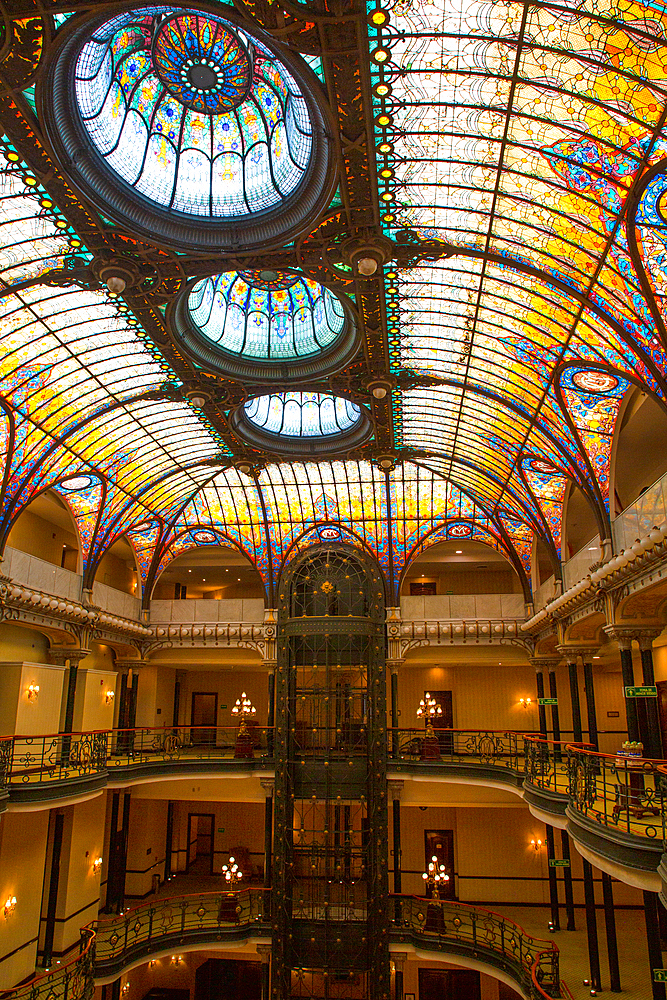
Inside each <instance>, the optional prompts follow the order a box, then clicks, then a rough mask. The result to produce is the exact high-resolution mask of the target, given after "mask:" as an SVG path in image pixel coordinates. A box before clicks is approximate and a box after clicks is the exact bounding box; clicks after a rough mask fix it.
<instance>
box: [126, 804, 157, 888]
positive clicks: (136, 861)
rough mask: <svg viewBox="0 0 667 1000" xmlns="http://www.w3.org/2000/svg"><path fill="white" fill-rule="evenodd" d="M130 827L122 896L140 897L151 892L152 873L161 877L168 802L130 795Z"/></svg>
mask: <svg viewBox="0 0 667 1000" xmlns="http://www.w3.org/2000/svg"><path fill="white" fill-rule="evenodd" d="M129 829H130V835H129V838H128V845H127V875H126V880H125V895H126V897H127V898H130V899H141V898H143V897H144V896H147V895H148V893H149V892H150V891H151V884H152V878H153V875H159V876H160V880H163V879H164V861H165V847H166V834H167V803H166V802H155V801H151V800H150V799H139V798H136V797H135V796H134V795H133V796H132V799H131V801H130V827H129Z"/></svg>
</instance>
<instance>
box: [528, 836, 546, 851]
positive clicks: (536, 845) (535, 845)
mask: <svg viewBox="0 0 667 1000" xmlns="http://www.w3.org/2000/svg"><path fill="white" fill-rule="evenodd" d="M530 846H531V847H532V849H533V850H534V851H539V850H541V849H542V848H543V847H544V844H543V843H542V841H541V840H540V838H539V837H533V839H532V840H531V842H530Z"/></svg>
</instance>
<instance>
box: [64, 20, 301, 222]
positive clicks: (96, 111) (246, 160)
mask: <svg viewBox="0 0 667 1000" xmlns="http://www.w3.org/2000/svg"><path fill="white" fill-rule="evenodd" d="M75 94H76V100H77V103H78V108H79V111H80V114H81V117H82V120H83V124H84V126H85V128H86V130H87V132H88V135H89V136H90V139H91V141H92V142H93V144H94V146H95V148H96V149H97V151H98V152H99V153H100V155H101V156H102V157H103V159H104V161H105V163H106V164H107V166H108V167H110V168H111V169H112V170H113V171H115V173H116V174H117V175H118V176H119V177H120V178H122V180H124V181H125V182H126V183H127V184H129V185H131V186H132V187H133V188H134V190H135V191H136V192H137V193H139V194H142V195H144V197H146V198H148V199H149V200H150V201H151V202H153V203H154V204H156V205H158V206H160V207H161V208H165V209H170V210H175V211H178V212H182V213H185V214H187V215H195V216H196V215H199V216H206V217H208V218H221V219H222V218H229V217H234V216H247V215H252V214H254V213H257V212H261V211H265V210H267V209H270V208H272V207H274V206H276V205H279V204H280V203H281V202H282V201H283V199H285V198H286V197H288V196H289V195H290V194H291V193H292V192H293V191H294V190H295V189H296V187H297V186H298V185H299V183H300V181H301V180H302V178H303V177H304V175H305V171H306V168H307V166H308V163H309V160H310V156H311V151H312V129H311V123H310V118H309V115H308V111H307V108H306V103H305V101H304V98H303V95H302V94H301V92H300V90H299V88H298V86H297V84H296V82H295V80H294V78H293V77H292V75H291V74H290V72H289V71H288V69H287V68H286V66H284V65H283V64H282V63H281V62H280V61H279V60H278V59H277V58H276V56H275V55H274V54H273V53H272V52H271V51H269V49H267V48H266V47H265V46H264V45H263V44H262V43H261V42H259V41H258V40H257V39H256V38H254V37H253V36H252V35H250V34H248V33H247V32H245V31H242V30H240V29H238V28H236V27H235V26H233V25H232V24H229V23H227V22H226V21H224V20H222V19H221V18H218V17H214V16H213V15H210V14H204V13H196V12H191V11H187V10H180V9H177V8H173V7H151V8H147V7H143V8H139V9H137V10H135V11H131V12H128V13H123V14H119V15H118V16H117V17H114V18H112V19H111V20H109V21H106V22H105V23H104V24H103V25H102V26H101V27H99V28H98V29H97V30H96V31H95V33H94V34H93V36H92V38H91V39H90V40H89V41H88V43H87V44H86V45H85V46H84V47H83V49H82V50H81V53H80V55H79V58H78V60H77V64H76V73H75Z"/></svg>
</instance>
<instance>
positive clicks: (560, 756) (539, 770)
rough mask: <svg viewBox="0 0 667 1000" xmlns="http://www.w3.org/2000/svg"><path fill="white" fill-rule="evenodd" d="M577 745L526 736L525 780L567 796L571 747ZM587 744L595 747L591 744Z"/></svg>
mask: <svg viewBox="0 0 667 1000" xmlns="http://www.w3.org/2000/svg"><path fill="white" fill-rule="evenodd" d="M575 745H578V744H573V743H567V742H565V741H563V740H560V741H559V740H545V739H543V738H542V737H539V736H525V737H524V775H525V779H524V780H525V781H526V782H528V784H530V785H533V786H534V787H535V788H539V789H540V790H541V791H543V792H549V793H550V794H552V795H561V796H563V798H567V797H568V796H569V794H570V769H569V763H568V762H569V748H570V747H572V746H575ZM582 746H583V744H582ZM586 746H591V749H593V747H592V745H590V744H586Z"/></svg>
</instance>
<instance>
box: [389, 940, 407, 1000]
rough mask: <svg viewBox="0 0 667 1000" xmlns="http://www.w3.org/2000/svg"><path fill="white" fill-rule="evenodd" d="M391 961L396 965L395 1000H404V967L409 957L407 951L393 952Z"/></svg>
mask: <svg viewBox="0 0 667 1000" xmlns="http://www.w3.org/2000/svg"><path fill="white" fill-rule="evenodd" d="M390 954H391V959H392V961H393V963H394V969H395V973H394V1000H403V966H404V965H405V963H406V961H407V957H408V953H407V951H392V952H391V953H390Z"/></svg>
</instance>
